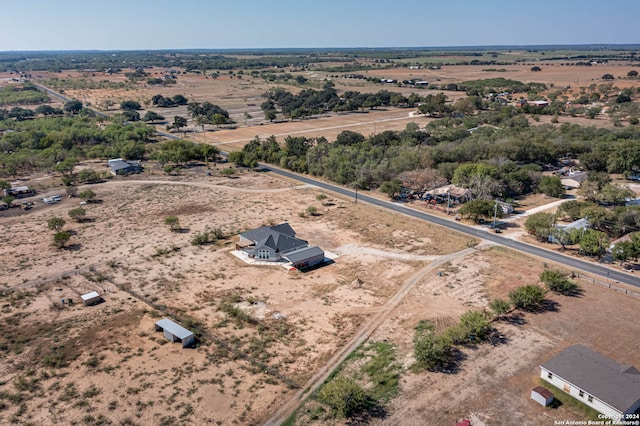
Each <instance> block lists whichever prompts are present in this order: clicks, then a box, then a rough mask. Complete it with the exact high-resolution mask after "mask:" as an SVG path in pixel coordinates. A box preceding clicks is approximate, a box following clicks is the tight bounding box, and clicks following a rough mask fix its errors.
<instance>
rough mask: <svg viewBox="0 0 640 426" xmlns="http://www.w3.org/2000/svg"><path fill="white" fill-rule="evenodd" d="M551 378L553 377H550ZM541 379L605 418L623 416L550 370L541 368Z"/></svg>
mask: <svg viewBox="0 0 640 426" xmlns="http://www.w3.org/2000/svg"><path fill="white" fill-rule="evenodd" d="M549 376H551V377H549ZM540 377H542V378H543V379H544V380H546V381H547V382H549V383H551V384H552V385H554V386H555V387H557V388H558V389H560V390H563V391H564V392H566V393H568V394H569V395H571V396H572V397H574V398H575V399H577V400H578V401H581V402H583V403H584V404H585V405H588V406H589V407H591V408H593V409H594V410H597V411H598V412H600V413H602V414H604V415H605V416H608V417H610V418H619V417H620V416H621V415H622V413H621V412H620V411H618V410H616V409H615V408H613V407H611V406H610V405H608V404H606V403H604V402H602V401H600V400H599V399H598V398H596V397H593V396H592V395H590V394H589V393H588V392H586V391H584V390H582V389H580V388H577V387H576V386H573V385H572V384H571V383H569V382H566V381H565V380H563V379H562V378H561V377H558V376H556V375H555V374H553V373H551V372H550V371H548V370H545V369H544V368H542V367H541V368H540ZM580 391H582V392H583V395H582V396H580ZM590 396H592V400H591V401H589V397H590Z"/></svg>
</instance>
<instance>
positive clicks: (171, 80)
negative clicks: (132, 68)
mask: <svg viewBox="0 0 640 426" xmlns="http://www.w3.org/2000/svg"><path fill="white" fill-rule="evenodd" d="M176 83H177V82H176V79H175V78H158V77H151V78H147V84H149V85H151V86H154V85H159V84H161V85H163V86H167V85H169V84H176Z"/></svg>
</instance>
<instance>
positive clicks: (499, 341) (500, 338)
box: [487, 328, 509, 346]
mask: <svg viewBox="0 0 640 426" xmlns="http://www.w3.org/2000/svg"><path fill="white" fill-rule="evenodd" d="M487 342H488V343H490V344H491V345H492V346H502V345H506V344H507V343H509V338H508V337H507V336H505V335H504V334H502V333H500V332H499V331H498V330H496V329H495V328H494V329H493V330H492V331H491V333H489V335H488V336H487Z"/></svg>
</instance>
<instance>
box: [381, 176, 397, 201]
mask: <svg viewBox="0 0 640 426" xmlns="http://www.w3.org/2000/svg"><path fill="white" fill-rule="evenodd" d="M401 190H402V181H401V180H400V179H398V178H393V179H391V180H386V181H384V182H382V184H381V185H380V192H382V193H384V194H387V195H388V196H389V197H391V198H395V196H396V194H398V193H400V191H401Z"/></svg>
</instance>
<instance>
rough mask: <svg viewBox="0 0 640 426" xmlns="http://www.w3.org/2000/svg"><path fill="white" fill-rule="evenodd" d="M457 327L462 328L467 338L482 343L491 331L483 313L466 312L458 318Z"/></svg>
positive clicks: (489, 323)
mask: <svg viewBox="0 0 640 426" xmlns="http://www.w3.org/2000/svg"><path fill="white" fill-rule="evenodd" d="M459 327H462V329H463V330H464V333H465V334H466V336H467V337H468V338H475V339H477V340H480V341H482V340H484V339H486V337H487V335H488V334H489V331H491V322H490V321H489V320H488V319H487V316H486V315H485V314H484V313H483V312H480V311H468V312H465V313H464V314H462V315H461V316H460V324H459Z"/></svg>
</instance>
